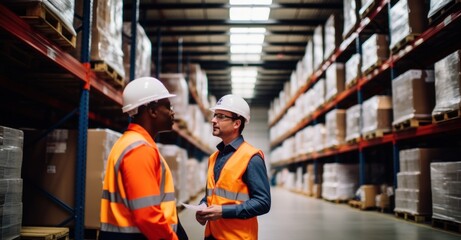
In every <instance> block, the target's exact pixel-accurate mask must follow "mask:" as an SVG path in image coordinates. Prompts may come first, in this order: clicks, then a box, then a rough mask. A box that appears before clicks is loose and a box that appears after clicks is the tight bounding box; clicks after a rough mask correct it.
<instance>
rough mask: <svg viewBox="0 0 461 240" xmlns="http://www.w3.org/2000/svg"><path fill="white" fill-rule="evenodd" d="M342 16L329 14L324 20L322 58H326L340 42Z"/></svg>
mask: <svg viewBox="0 0 461 240" xmlns="http://www.w3.org/2000/svg"><path fill="white" fill-rule="evenodd" d="M342 21H343V19H342V16H341V14H338V13H336V14H331V15H330V17H328V19H327V21H326V22H325V53H324V57H323V59H325V60H327V59H328V58H329V57H330V56H331V55H332V54H333V53H334V52H335V49H336V48H338V47H339V45H341V42H342V35H341V34H342V29H343V25H342Z"/></svg>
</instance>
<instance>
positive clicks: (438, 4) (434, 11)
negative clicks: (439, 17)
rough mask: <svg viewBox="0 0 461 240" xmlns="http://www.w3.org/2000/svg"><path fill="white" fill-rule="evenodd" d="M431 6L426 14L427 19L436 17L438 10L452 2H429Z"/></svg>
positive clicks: (434, 0) (448, 0) (442, 0)
mask: <svg viewBox="0 0 461 240" xmlns="http://www.w3.org/2000/svg"><path fill="white" fill-rule="evenodd" d="M430 2H431V4H430V7H429V12H428V13H427V17H428V18H430V17H432V16H434V15H436V14H437V13H438V12H440V10H442V9H443V8H444V7H445V6H447V5H449V4H450V3H453V2H455V1H453V0H430Z"/></svg>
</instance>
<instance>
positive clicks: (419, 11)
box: [389, 0, 427, 49]
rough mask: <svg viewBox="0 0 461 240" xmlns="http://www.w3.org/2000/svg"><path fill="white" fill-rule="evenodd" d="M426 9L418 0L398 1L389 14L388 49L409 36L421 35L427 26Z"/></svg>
mask: <svg viewBox="0 0 461 240" xmlns="http://www.w3.org/2000/svg"><path fill="white" fill-rule="evenodd" d="M426 13H427V12H426V9H425V6H424V4H421V1H419V0H399V1H398V2H397V3H396V4H395V5H394V6H393V7H392V8H391V11H390V14H389V18H390V21H389V23H390V34H391V43H390V48H391V49H393V48H394V47H395V46H396V45H397V44H398V43H399V42H400V41H402V40H403V39H405V37H407V36H409V35H411V34H420V33H422V32H423V31H424V30H425V28H426V25H427V18H426Z"/></svg>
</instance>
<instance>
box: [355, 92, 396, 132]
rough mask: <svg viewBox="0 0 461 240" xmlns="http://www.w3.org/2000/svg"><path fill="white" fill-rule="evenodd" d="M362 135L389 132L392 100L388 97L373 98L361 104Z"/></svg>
mask: <svg viewBox="0 0 461 240" xmlns="http://www.w3.org/2000/svg"><path fill="white" fill-rule="evenodd" d="M362 109H363V111H362V130H361V132H362V134H364V133H369V132H375V131H382V132H389V131H391V122H392V99H391V97H390V96H374V97H372V98H370V99H368V100H366V101H364V102H363V104H362Z"/></svg>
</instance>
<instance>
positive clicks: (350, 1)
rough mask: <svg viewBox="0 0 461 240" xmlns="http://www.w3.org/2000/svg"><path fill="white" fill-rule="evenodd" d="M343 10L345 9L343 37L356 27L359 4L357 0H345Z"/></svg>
mask: <svg viewBox="0 0 461 240" xmlns="http://www.w3.org/2000/svg"><path fill="white" fill-rule="evenodd" d="M343 6H344V8H343V10H344V28H343V38H344V37H347V35H348V34H349V33H350V32H351V31H352V30H353V29H354V27H355V25H356V24H357V9H358V8H359V6H357V2H356V0H344V1H343Z"/></svg>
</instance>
